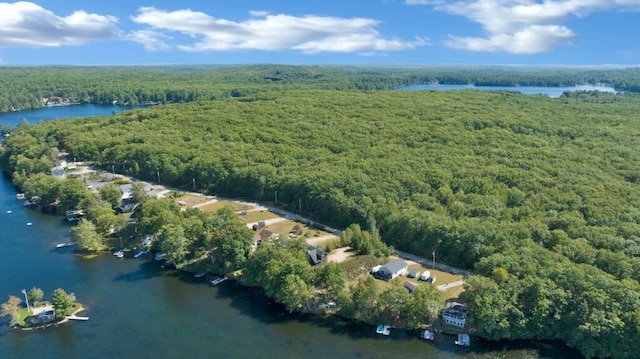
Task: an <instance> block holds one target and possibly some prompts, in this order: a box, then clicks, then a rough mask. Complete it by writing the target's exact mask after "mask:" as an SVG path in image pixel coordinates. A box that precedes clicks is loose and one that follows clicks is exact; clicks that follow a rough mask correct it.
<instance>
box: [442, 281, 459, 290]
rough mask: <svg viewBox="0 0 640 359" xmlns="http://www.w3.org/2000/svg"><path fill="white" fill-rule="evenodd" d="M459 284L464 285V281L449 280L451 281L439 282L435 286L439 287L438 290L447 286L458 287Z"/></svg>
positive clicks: (445, 288) (447, 287)
mask: <svg viewBox="0 0 640 359" xmlns="http://www.w3.org/2000/svg"><path fill="white" fill-rule="evenodd" d="M461 285H464V281H463V280H459V281H456V282H451V283H445V284H440V285H439V286H438V287H437V288H438V289H440V290H447V289H449V288H453V287H459V286H461Z"/></svg>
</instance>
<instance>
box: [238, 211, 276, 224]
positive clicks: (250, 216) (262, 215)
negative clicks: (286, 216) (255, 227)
mask: <svg viewBox="0 0 640 359" xmlns="http://www.w3.org/2000/svg"><path fill="white" fill-rule="evenodd" d="M239 217H240V222H242V223H255V222H259V221H264V220H266V219H272V218H278V217H280V216H279V215H278V214H276V213H273V212H270V211H267V210H264V211H249V212H247V214H246V215H243V214H241V215H239Z"/></svg>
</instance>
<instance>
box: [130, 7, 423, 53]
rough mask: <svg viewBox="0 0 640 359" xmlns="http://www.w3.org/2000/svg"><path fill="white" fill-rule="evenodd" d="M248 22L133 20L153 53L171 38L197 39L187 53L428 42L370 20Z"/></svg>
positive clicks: (376, 48)
mask: <svg viewBox="0 0 640 359" xmlns="http://www.w3.org/2000/svg"><path fill="white" fill-rule="evenodd" d="M249 14H250V17H249V18H248V19H246V20H244V21H232V20H227V19H219V18H215V17H213V16H211V15H208V14H205V13H203V12H198V11H192V10H190V9H183V10H176V11H166V10H161V9H156V8H154V7H142V8H140V9H139V11H138V14H137V15H135V16H133V17H132V21H134V22H135V23H138V24H142V25H145V26H147V27H148V28H147V29H145V30H142V31H136V32H133V33H132V34H131V35H130V38H131V39H132V40H133V41H137V42H140V43H143V44H144V45H145V47H146V48H147V49H148V50H157V49H166V48H168V47H169V45H168V44H166V43H165V42H163V41H162V39H163V38H165V39H166V38H169V37H170V36H171V34H179V35H182V36H185V35H186V36H187V37H188V38H192V39H194V40H193V42H192V43H190V44H186V45H178V46H177V47H178V48H179V49H181V50H183V51H234V50H262V51H282V50H294V51H299V52H302V53H307V54H313V53H322V52H334V53H336V52H337V53H367V54H370V53H371V52H385V51H401V50H407V49H413V48H415V47H416V46H421V45H426V44H428V39H424V38H417V39H415V40H413V41H404V40H400V39H388V38H384V37H382V36H381V35H380V33H379V32H378V31H377V30H376V26H377V25H378V21H376V20H373V19H366V18H340V17H331V16H315V15H305V16H292V15H286V14H270V13H268V12H265V11H252V12H250V13H249Z"/></svg>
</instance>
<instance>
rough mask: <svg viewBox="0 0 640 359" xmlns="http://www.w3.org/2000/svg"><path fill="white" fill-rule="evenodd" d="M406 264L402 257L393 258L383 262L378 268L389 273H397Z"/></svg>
mask: <svg viewBox="0 0 640 359" xmlns="http://www.w3.org/2000/svg"><path fill="white" fill-rule="evenodd" d="M407 266H408V264H407V262H405V261H404V260H402V259H394V260H392V261H391V262H389V263H387V264H385V265H384V266H383V267H382V268H380V269H383V268H384V269H386V270H387V272H389V273H398V272H399V271H400V270H402V268H406V267H407Z"/></svg>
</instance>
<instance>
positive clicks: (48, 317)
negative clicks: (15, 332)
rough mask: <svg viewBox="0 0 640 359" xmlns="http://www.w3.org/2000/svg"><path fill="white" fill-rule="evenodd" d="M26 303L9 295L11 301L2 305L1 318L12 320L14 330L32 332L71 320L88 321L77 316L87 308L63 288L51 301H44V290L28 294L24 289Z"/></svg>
mask: <svg viewBox="0 0 640 359" xmlns="http://www.w3.org/2000/svg"><path fill="white" fill-rule="evenodd" d="M22 294H23V295H24V299H25V302H24V304H23V302H22V299H21V298H20V296H15V295H9V299H8V300H7V301H6V302H5V303H2V309H1V311H0V317H5V316H8V317H10V318H11V320H10V326H11V327H12V328H14V329H20V330H32V329H41V328H48V327H51V326H55V325H59V324H62V323H65V322H67V321H69V320H88V319H89V318H88V317H79V316H76V314H78V313H80V312H81V311H83V310H85V308H84V307H83V306H82V304H80V303H79V302H77V301H76V297H75V294H73V293H67V292H65V291H64V289H62V288H58V289H56V290H54V291H53V294H52V296H51V300H49V301H46V300H44V301H43V297H44V293H43V291H42V289H40V288H37V287H34V288H32V289H31V290H29V291H28V292H27V291H26V290H25V289H23V290H22Z"/></svg>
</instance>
